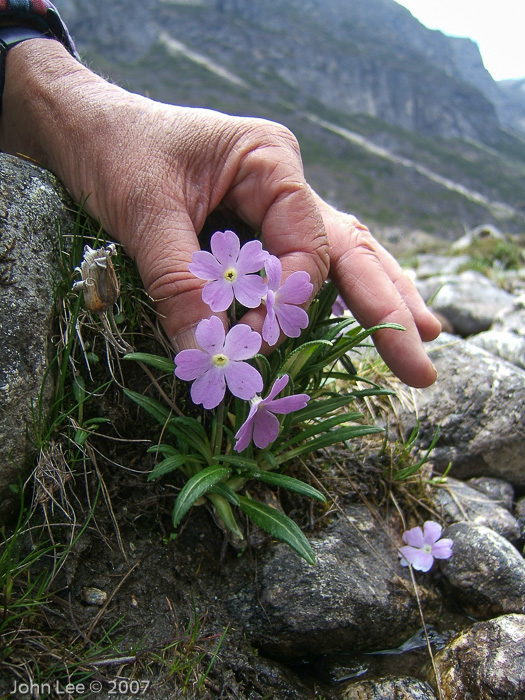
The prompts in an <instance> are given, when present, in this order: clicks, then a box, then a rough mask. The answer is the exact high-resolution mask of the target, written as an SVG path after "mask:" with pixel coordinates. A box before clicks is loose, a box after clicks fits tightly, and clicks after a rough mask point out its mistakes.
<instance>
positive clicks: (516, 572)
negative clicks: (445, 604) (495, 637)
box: [440, 523, 525, 618]
mask: <svg viewBox="0 0 525 700" xmlns="http://www.w3.org/2000/svg"><path fill="white" fill-rule="evenodd" d="M444 537H449V538H450V539H452V540H453V542H454V545H453V554H452V556H451V557H450V559H444V560H442V561H441V562H440V566H441V571H442V572H443V575H444V576H445V578H446V579H447V581H448V582H449V584H450V585H451V586H452V587H453V588H454V590H455V592H456V594H457V599H458V601H459V602H461V603H462V605H463V607H464V608H465V610H466V611H467V612H468V613H469V614H471V615H473V616H475V617H478V618H479V617H491V616H493V615H501V614H502V613H513V612H520V613H521V612H523V611H524V610H525V560H524V559H523V557H522V556H521V554H520V553H519V552H518V550H517V549H516V548H515V547H513V546H512V545H511V544H510V542H508V541H507V540H506V539H505V538H504V537H502V536H501V535H498V533H497V532H494V530H491V529H490V528H488V527H485V526H483V525H480V526H475V525H470V524H468V523H456V524H454V525H451V526H450V527H449V528H447V530H446V532H445V534H444Z"/></svg>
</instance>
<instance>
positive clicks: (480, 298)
mask: <svg viewBox="0 0 525 700" xmlns="http://www.w3.org/2000/svg"><path fill="white" fill-rule="evenodd" d="M416 285H417V287H418V290H419V292H420V294H421V295H422V297H423V299H424V300H425V301H427V302H429V305H430V307H431V309H432V310H433V311H436V312H437V313H440V314H442V315H443V316H445V318H447V319H448V320H449V322H450V323H451V324H452V327H453V328H454V332H455V333H457V334H458V335H461V336H469V335H474V334H476V333H481V332H482V331H486V330H488V329H489V328H490V327H491V325H492V323H493V322H494V320H495V318H496V316H497V315H498V314H499V313H500V312H502V311H503V310H504V309H506V308H508V307H510V306H511V305H512V304H513V302H514V298H515V297H514V296H513V295H512V294H509V292H506V291H504V290H503V289H501V288H500V287H498V286H497V285H496V284H494V282H491V280H489V279H488V278H487V277H485V275H482V274H481V273H480V272H476V271H473V270H467V271H466V272H461V273H460V274H457V275H436V276H434V277H431V278H429V279H428V280H419V281H417V282H416Z"/></svg>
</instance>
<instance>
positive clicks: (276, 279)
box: [264, 255, 283, 292]
mask: <svg viewBox="0 0 525 700" xmlns="http://www.w3.org/2000/svg"><path fill="white" fill-rule="evenodd" d="M264 269H265V271H266V278H267V280H268V289H271V290H272V292H276V291H277V290H278V289H279V285H280V284H281V277H282V276H283V266H282V265H281V261H280V260H279V258H276V257H275V255H269V256H268V258H267V260H266V262H265V263H264Z"/></svg>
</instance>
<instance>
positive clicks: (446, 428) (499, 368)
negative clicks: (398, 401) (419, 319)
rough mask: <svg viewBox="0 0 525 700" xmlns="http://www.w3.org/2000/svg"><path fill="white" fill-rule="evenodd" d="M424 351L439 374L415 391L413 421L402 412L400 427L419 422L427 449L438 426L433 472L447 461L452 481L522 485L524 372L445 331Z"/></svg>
mask: <svg viewBox="0 0 525 700" xmlns="http://www.w3.org/2000/svg"><path fill="white" fill-rule="evenodd" d="M427 351H428V352H429V355H430V358H431V359H432V361H433V362H434V364H435V366H436V368H437V370H438V373H439V376H438V379H437V381H436V383H435V384H434V385H433V386H431V387H429V388H428V389H425V390H423V391H420V392H418V393H417V395H416V403H417V418H416V415H415V414H409V413H408V412H406V411H405V413H404V414H403V420H404V426H405V429H406V430H407V431H410V430H411V429H412V428H413V427H414V426H415V425H416V424H417V422H418V420H419V425H420V439H421V441H422V444H423V445H427V446H428V444H430V442H431V440H432V438H433V436H434V434H435V431H436V427H437V426H439V428H440V437H439V440H438V443H437V445H436V447H435V448H434V450H433V451H432V453H431V461H432V462H433V464H434V466H435V467H436V468H437V469H438V471H444V470H445V469H446V468H447V466H448V465H449V463H451V464H452V469H451V472H450V474H451V475H452V476H454V477H459V478H468V477H472V476H494V477H497V478H501V479H505V480H506V481H509V482H510V483H511V484H513V486H520V487H522V486H525V469H524V466H525V421H524V411H525V371H524V370H522V369H520V368H519V367H515V366H514V365H512V364H510V363H509V362H506V361H505V360H502V359H500V358H497V357H495V356H494V355H491V354H490V353H488V352H486V350H482V349H481V348H479V347H477V346H476V345H473V344H472V343H470V342H469V341H465V340H458V338H457V337H455V336H451V335H448V334H446V333H442V334H441V336H440V337H439V338H438V339H437V340H435V341H433V342H432V343H429V344H428V345H427Z"/></svg>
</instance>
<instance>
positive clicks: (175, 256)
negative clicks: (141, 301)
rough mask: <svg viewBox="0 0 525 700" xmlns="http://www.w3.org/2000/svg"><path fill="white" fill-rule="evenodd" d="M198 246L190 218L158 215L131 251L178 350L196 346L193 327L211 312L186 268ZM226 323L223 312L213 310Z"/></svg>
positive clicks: (162, 320) (199, 287)
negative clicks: (183, 218) (152, 226)
mask: <svg viewBox="0 0 525 700" xmlns="http://www.w3.org/2000/svg"><path fill="white" fill-rule="evenodd" d="M198 250H200V246H199V241H198V238H197V235H196V233H195V230H194V228H193V225H192V224H191V221H190V220H189V219H188V220H183V221H181V220H180V219H179V218H178V217H173V216H171V217H170V216H169V215H168V214H166V215H164V216H158V217H157V218H156V220H155V227H154V228H150V229H148V232H147V234H145V235H144V236H142V237H141V242H140V245H138V246H137V247H136V249H135V250H133V251H131V252H132V253H133V254H134V257H135V260H136V263H137V267H138V269H139V273H140V276H141V278H142V281H143V283H144V287H145V289H146V292H147V293H148V294H149V296H150V297H151V298H152V300H153V301H154V302H155V310H156V312H157V315H158V318H159V321H160V323H161V324H162V327H163V328H164V330H165V332H166V334H167V336H168V338H169V340H170V342H171V344H172V345H173V347H174V349H175V350H176V351H177V352H178V351H180V350H184V349H188V348H195V347H198V344H197V342H196V340H195V329H196V327H197V325H198V323H199V322H200V321H201V320H202V319H203V318H209V317H210V316H211V315H212V311H211V309H210V307H209V306H208V305H207V304H205V303H204V302H203V301H202V289H203V286H204V282H203V281H202V280H200V279H198V278H197V277H195V276H194V275H192V274H191V272H190V271H189V269H188V265H189V264H190V263H191V255H192V253H194V252H195V251H198ZM215 315H217V316H219V317H220V318H221V320H222V321H223V323H224V324H225V325H226V324H227V317H226V314H225V313H222V314H215Z"/></svg>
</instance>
